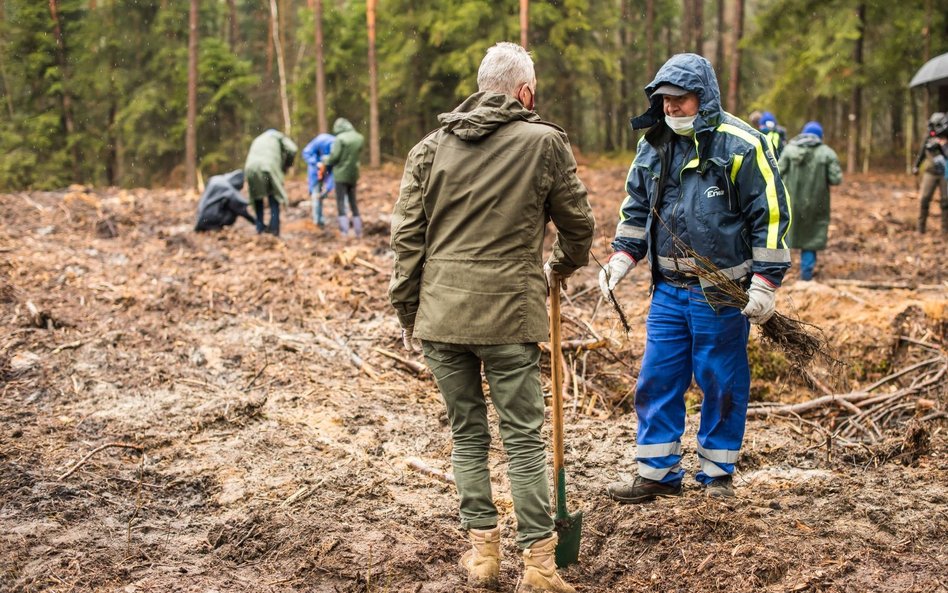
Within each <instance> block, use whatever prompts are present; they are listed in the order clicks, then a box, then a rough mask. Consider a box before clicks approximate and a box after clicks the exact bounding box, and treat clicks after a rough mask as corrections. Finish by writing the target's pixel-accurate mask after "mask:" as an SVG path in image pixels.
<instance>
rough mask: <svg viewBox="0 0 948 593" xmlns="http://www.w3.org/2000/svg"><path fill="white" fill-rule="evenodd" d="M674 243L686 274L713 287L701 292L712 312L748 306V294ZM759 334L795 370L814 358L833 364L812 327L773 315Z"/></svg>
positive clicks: (823, 338) (704, 260) (824, 343)
mask: <svg viewBox="0 0 948 593" xmlns="http://www.w3.org/2000/svg"><path fill="white" fill-rule="evenodd" d="M676 243H677V245H678V247H679V249H680V250H681V251H682V252H683V253H684V255H685V256H686V257H687V258H690V259H685V260H683V261H684V262H688V263H686V264H685V265H687V266H688V267H689V270H688V272H689V273H691V274H694V275H695V276H697V277H698V278H699V279H700V281H701V284H702V285H703V286H711V287H713V288H711V289H710V290H705V291H704V295H705V298H706V299H707V302H708V304H709V305H711V306H712V307H713V308H715V309H717V308H718V307H737V308H738V309H743V308H744V307H745V306H747V301H748V298H747V291H746V290H745V289H744V287H742V286H741V285H740V284H738V283H737V282H736V281H734V280H732V279H731V278H729V277H728V276H727V275H725V274H724V273H723V272H721V270H719V269H718V268H717V266H715V265H714V263H713V262H712V261H711V260H710V259H708V258H707V257H704V256H703V255H700V254H698V253H696V252H695V251H694V250H693V249H691V248H690V247H688V246H687V245H685V244H684V243H682V242H681V241H677V239H676ZM691 262H693V263H691ZM760 330H761V332H760V333H761V337H762V339H763V341H764V343H765V344H768V345H770V346H772V347H774V348H777V349H779V350H780V351H781V352H783V354H784V355H785V356H786V357H787V360H788V361H789V362H790V364H792V365H794V366H796V367H797V368H804V367H805V365H807V364H808V363H810V362H812V361H813V359H814V358H816V357H821V358H823V359H824V360H826V361H829V362H835V358H834V357H833V356H832V355H831V354H830V350H829V344H828V341H827V339H826V336H825V335H824V334H823V331H822V330H821V329H820V328H819V327H817V326H815V325H813V324H812V323H807V322H805V321H803V320H801V319H798V318H796V317H792V316H790V315H786V314H784V313H781V312H779V311H775V312H774V314H773V316H771V318H770V319H768V320H767V321H766V322H765V323H763V324H761V326H760Z"/></svg>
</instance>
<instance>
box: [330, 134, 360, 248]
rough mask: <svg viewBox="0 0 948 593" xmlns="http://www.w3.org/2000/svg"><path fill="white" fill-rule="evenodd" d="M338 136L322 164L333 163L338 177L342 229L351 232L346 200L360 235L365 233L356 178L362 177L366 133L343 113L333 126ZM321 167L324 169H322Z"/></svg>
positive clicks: (337, 207) (338, 211) (338, 201)
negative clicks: (362, 132)
mask: <svg viewBox="0 0 948 593" xmlns="http://www.w3.org/2000/svg"><path fill="white" fill-rule="evenodd" d="M332 133H333V134H334V135H335V136H336V140H335V141H334V142H333V143H332V149H331V150H330V151H329V154H327V155H326V156H324V157H323V162H322V165H323V167H322V168H326V167H332V175H333V179H335V181H336V215H337V216H338V217H339V218H338V220H339V231H340V232H341V233H342V236H343V237H345V236H347V235H348V234H349V218H348V217H347V216H346V202H348V203H349V210H350V211H351V212H352V229H353V231H354V232H355V236H356V237H361V236H362V218H361V217H360V216H359V207H358V206H357V205H356V182H358V181H359V157H360V156H361V155H362V145H363V144H364V143H365V141H364V139H363V138H362V134H360V133H359V132H356V131H355V128H353V127H352V124H351V123H349V120H347V119H345V118H342V117H340V118H339V119H337V120H336V122H335V123H334V124H333V126H332ZM322 168H321V169H322Z"/></svg>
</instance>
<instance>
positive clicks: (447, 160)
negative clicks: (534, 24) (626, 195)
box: [389, 92, 594, 344]
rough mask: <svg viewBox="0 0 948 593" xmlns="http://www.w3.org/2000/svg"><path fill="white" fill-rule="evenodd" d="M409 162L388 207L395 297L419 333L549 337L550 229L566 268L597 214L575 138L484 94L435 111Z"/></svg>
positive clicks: (441, 337) (404, 321) (504, 339)
mask: <svg viewBox="0 0 948 593" xmlns="http://www.w3.org/2000/svg"><path fill="white" fill-rule="evenodd" d="M438 119H439V120H440V122H441V128H439V129H438V130H435V131H434V132H432V133H431V134H429V135H428V136H427V137H426V138H424V139H423V140H422V141H421V142H419V143H418V144H417V145H416V146H415V147H414V148H413V149H412V150H411V152H410V153H409V155H408V159H407V161H406V163H405V172H404V175H403V177H402V183H401V188H400V191H399V197H398V201H397V203H396V204H395V211H394V213H393V214H392V237H391V244H392V249H393V251H394V252H395V262H394V268H393V271H392V281H391V284H390V287H389V297H390V300H391V302H392V305H393V306H394V308H395V310H396V312H397V313H398V318H399V322H400V323H401V325H402V326H403V327H413V328H414V334H415V336H417V337H419V338H421V339H424V340H431V341H435V342H447V343H453V344H511V343H526V342H540V341H546V340H547V339H549V329H548V323H547V313H546V304H545V301H546V279H545V277H544V275H543V239H544V231H545V228H546V223H547V221H550V220H552V221H553V223H554V225H555V226H556V241H555V242H554V245H553V253H552V255H551V256H550V261H551V265H552V266H553V268H554V269H555V270H556V271H558V272H560V273H562V274H565V275H568V274H570V273H572V272H573V271H574V270H576V269H577V268H580V267H582V266H584V265H586V263H587V261H588V259H587V258H588V252H589V247H590V245H591V243H592V238H593V229H594V222H593V217H592V212H591V211H590V208H589V202H588V200H587V197H586V188H585V187H584V186H583V184H582V183H581V182H580V180H579V178H578V177H577V176H576V161H575V160H574V158H573V154H572V151H571V150H570V147H569V140H568V139H567V137H566V134H565V133H564V132H563V130H561V129H560V128H558V127H556V126H554V125H552V124H549V123H545V122H543V121H542V120H541V119H540V117H539V116H537V115H536V114H535V113H533V112H531V111H528V110H527V109H524V108H523V106H522V105H521V104H520V103H519V102H517V101H516V100H514V99H512V98H511V97H508V96H506V95H502V94H498V93H490V92H482V93H476V94H474V95H472V96H471V97H469V98H468V99H467V100H465V101H464V102H463V103H462V104H461V105H460V106H458V108H457V109H455V110H454V111H452V112H451V113H446V114H443V115H441V116H440V117H439V118H438Z"/></svg>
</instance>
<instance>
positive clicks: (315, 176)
mask: <svg viewBox="0 0 948 593" xmlns="http://www.w3.org/2000/svg"><path fill="white" fill-rule="evenodd" d="M335 140H336V137H335V136H333V135H332V134H327V133H325V132H324V133H322V134H319V135H318V136H316V137H315V138H313V139H312V140H310V142H309V144H307V145H306V147H305V148H303V160H304V161H306V174H307V180H308V181H309V199H310V200H312V202H313V222H314V223H315V224H317V225H319V228H323V227H324V226H326V219H325V218H324V217H323V200H324V199H325V198H326V196H328V195H329V194H330V193H331V192H332V190H333V189H335V187H336V183H335V180H334V179H333V174H332V167H327V168H325V169H321V168H320V166H319V165H320V163H321V162H322V159H323V157H324V156H326V155H328V154H329V153H330V151H331V150H332V143H333V142H334V141H335Z"/></svg>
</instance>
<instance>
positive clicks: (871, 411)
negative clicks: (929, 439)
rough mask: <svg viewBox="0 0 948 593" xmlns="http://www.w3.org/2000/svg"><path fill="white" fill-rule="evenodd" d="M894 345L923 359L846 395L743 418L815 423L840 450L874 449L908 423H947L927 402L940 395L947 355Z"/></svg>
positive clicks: (764, 409)
mask: <svg viewBox="0 0 948 593" xmlns="http://www.w3.org/2000/svg"><path fill="white" fill-rule="evenodd" d="M899 341H900V343H907V344H910V345H912V346H915V347H918V348H921V349H922V351H923V352H924V353H925V358H923V359H922V360H921V361H919V362H916V363H914V364H911V365H909V366H907V367H905V368H903V369H901V370H898V371H896V372H894V373H892V374H890V375H888V376H886V377H883V378H882V379H880V380H878V381H876V382H875V383H873V384H871V385H869V386H867V387H865V388H863V389H859V390H857V391H853V392H850V393H845V394H828V395H825V396H823V397H818V398H816V399H813V400H810V401H807V402H803V403H799V404H790V405H781V404H773V403H763V402H762V403H753V404H751V405H750V407H749V408H748V411H747V417H748V418H763V417H770V416H790V417H795V418H797V419H798V420H801V421H803V422H806V423H808V424H814V423H813V422H812V421H808V420H805V418H804V417H805V416H810V417H814V418H815V420H816V421H817V427H818V428H820V429H821V430H822V431H826V432H827V436H828V437H829V438H832V439H833V440H835V441H837V442H839V443H841V444H843V445H847V444H852V445H855V444H859V443H863V444H876V443H879V442H881V441H883V440H884V438H885V432H886V430H891V429H899V428H901V427H903V426H904V425H905V423H906V422H907V421H908V420H911V419H917V420H918V421H919V422H925V421H928V420H934V419H936V418H945V417H948V413H946V412H945V411H944V410H939V409H937V408H938V405H939V403H938V401H937V400H936V399H932V398H929V397H926V396H929V395H930V394H936V395H937V392H938V390H944V389H945V384H946V383H945V375H946V374H948V353H946V352H945V350H943V349H942V348H940V347H939V346H937V345H935V344H931V343H928V342H922V341H919V340H914V339H912V338H908V337H904V336H900V337H899ZM827 426H829V429H827V428H826V427H827Z"/></svg>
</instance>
